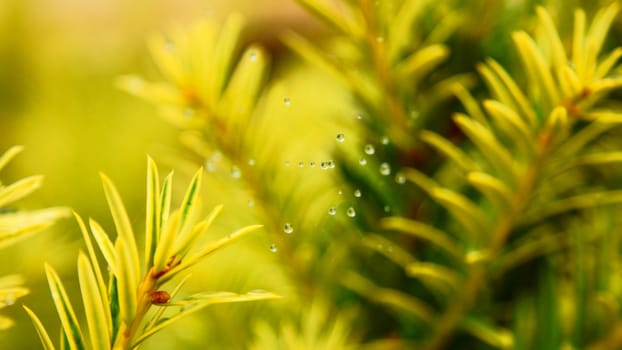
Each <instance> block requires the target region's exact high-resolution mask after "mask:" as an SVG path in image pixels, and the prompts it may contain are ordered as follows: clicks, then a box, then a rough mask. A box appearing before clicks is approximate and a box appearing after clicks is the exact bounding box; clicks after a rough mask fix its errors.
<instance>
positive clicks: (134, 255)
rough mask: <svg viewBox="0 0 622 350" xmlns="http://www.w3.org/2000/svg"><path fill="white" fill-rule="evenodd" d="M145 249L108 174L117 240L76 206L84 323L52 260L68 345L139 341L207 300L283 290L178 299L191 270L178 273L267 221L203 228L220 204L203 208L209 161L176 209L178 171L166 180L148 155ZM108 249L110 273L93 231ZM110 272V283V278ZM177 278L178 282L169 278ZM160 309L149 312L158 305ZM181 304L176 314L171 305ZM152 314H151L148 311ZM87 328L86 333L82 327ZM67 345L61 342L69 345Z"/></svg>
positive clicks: (119, 345) (115, 345) (46, 341)
mask: <svg viewBox="0 0 622 350" xmlns="http://www.w3.org/2000/svg"><path fill="white" fill-rule="evenodd" d="M147 165H148V172H147V202H146V206H147V210H146V213H147V214H146V219H145V223H146V226H145V249H144V255H143V257H142V259H141V258H140V252H139V250H138V248H137V244H136V239H135V236H134V232H133V229H132V225H131V224H130V219H129V216H128V213H127V212H126V210H125V207H124V205H123V202H122V200H121V197H120V195H119V193H118V191H117V190H116V188H115V186H114V185H113V183H112V181H111V180H110V179H109V178H108V177H107V176H105V175H102V182H103V186H104V192H105V194H106V199H107V201H108V205H109V208H110V212H111V214H112V217H113V220H114V223H115V228H116V232H117V237H116V239H115V240H114V242H113V241H112V240H111V238H110V236H109V235H108V234H107V233H106V232H105V231H104V229H103V228H102V227H101V225H99V224H98V223H97V222H96V221H95V220H93V219H91V220H89V227H90V234H89V230H88V229H87V226H86V224H85V223H84V221H83V220H82V219H81V218H80V216H79V215H77V214H75V217H76V220H77V222H78V225H79V226H80V230H81V231H82V235H83V238H84V241H85V243H86V248H87V253H80V256H79V257H78V276H79V280H80V289H81V294H82V302H83V304H84V310H85V323H84V324H81V322H80V319H79V318H78V317H77V316H76V314H75V312H74V310H73V307H72V305H71V302H70V300H69V298H68V295H67V292H66V291H65V288H64V286H63V283H62V282H61V280H60V278H59V276H58V274H57V273H56V271H55V270H54V268H52V267H51V266H49V265H46V267H45V270H46V275H47V279H48V282H49V286H50V290H51V292H52V297H53V299H54V304H55V305H56V309H57V312H58V315H59V317H60V320H61V324H62V334H63V336H62V338H61V342H62V344H66V346H67V347H68V348H69V349H102V350H103V349H134V348H136V347H138V346H139V345H140V344H141V343H142V342H143V341H144V340H146V339H147V338H148V337H150V336H151V335H153V334H155V333H156V332H158V331H160V330H162V329H163V328H165V327H167V326H169V325H171V324H172V323H174V322H176V321H178V320H180V319H181V318H183V317H186V316H188V315H190V314H192V313H195V312H197V311H199V310H201V309H203V308H205V307H207V306H210V305H213V304H220V303H234V302H242V301H253V300H264V299H273V298H278V295H276V294H273V293H270V292H266V291H261V290H256V291H250V292H248V293H246V294H237V293H231V292H215V293H213V292H201V293H196V294H193V295H190V296H188V297H185V298H183V299H176V296H177V293H178V292H179V291H180V289H181V287H182V286H183V284H184V282H185V281H186V279H187V277H184V278H181V280H180V276H181V275H182V274H183V273H184V272H185V271H186V270H188V269H189V268H191V267H193V266H194V265H196V264H197V263H199V262H200V261H202V260H203V259H205V258H206V257H207V256H209V255H211V254H213V253H214V252H216V251H217V250H219V249H221V248H223V247H225V246H227V245H229V244H231V243H233V242H235V241H237V240H238V239H240V238H242V237H244V236H245V235H247V234H249V233H251V232H253V231H255V230H257V229H258V228H260V227H261V225H252V226H247V227H244V228H241V229H239V230H237V231H235V232H232V233H230V234H228V235H227V236H225V237H223V238H221V239H220V240H218V241H216V242H204V240H203V236H204V234H205V232H206V231H207V230H208V229H209V227H210V225H211V224H212V222H213V221H214V219H215V218H216V216H217V215H218V213H219V212H220V211H221V209H222V206H218V207H216V208H214V209H213V210H212V211H211V212H210V213H209V214H208V215H207V216H205V217H204V218H202V216H201V200H200V196H199V193H200V192H199V191H200V187H201V178H202V174H203V171H204V170H203V169H199V170H198V171H197V173H196V174H195V176H194V178H193V179H192V181H191V183H190V185H189V186H188V189H187V190H186V195H185V197H184V199H183V201H182V202H181V204H180V206H179V208H178V209H175V210H171V193H172V181H173V173H172V172H171V173H169V174H168V175H167V176H166V178H165V179H164V182H163V183H162V184H160V180H159V174H158V170H157V167H156V165H155V162H153V161H152V160H151V159H149V160H148V164H147ZM91 236H92V238H93V239H94V240H95V242H96V244H97V246H98V248H99V251H100V252H101V254H102V255H103V257H104V259H105V261H106V263H107V265H108V269H109V271H110V274H109V276H105V271H104V270H102V269H101V268H100V266H99V263H98V259H97V255H96V253H95V249H94V245H93V243H92V238H91ZM106 278H107V280H108V282H107V284H106V283H105V282H104V281H105V280H106ZM173 280H177V282H176V284H175V285H174V286H171V285H170V282H172V281H173ZM154 308H155V309H156V310H155V312H153V313H150V311H151V310H152V309H154ZM175 308H179V310H178V311H177V312H175V313H172V314H167V315H165V313H167V311H168V310H171V309H175ZM25 309H26V311H27V312H28V314H29V315H30V317H31V318H32V320H33V323H34V325H35V327H36V328H37V332H38V333H39V336H40V338H41V342H42V343H43V345H44V348H45V349H54V345H53V343H52V341H51V340H50V337H49V335H48V333H47V331H46V330H45V328H44V327H43V325H42V323H41V322H40V321H39V319H38V318H37V316H36V315H35V314H34V313H33V312H32V311H31V310H30V309H28V308H27V307H25ZM148 315H151V319H150V320H146V317H147V316H148ZM84 329H87V330H88V337H87V336H85V335H84V334H83V331H84ZM64 346H65V345H63V348H65V347H64Z"/></svg>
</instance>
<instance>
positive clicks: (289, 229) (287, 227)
mask: <svg viewBox="0 0 622 350" xmlns="http://www.w3.org/2000/svg"><path fill="white" fill-rule="evenodd" d="M283 231H285V233H287V234H288V235H289V234H291V233H292V232H294V227H293V226H292V224H290V223H289V222H288V223H286V224H285V225H283Z"/></svg>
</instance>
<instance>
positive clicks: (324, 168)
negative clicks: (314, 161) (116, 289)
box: [320, 161, 328, 170]
mask: <svg viewBox="0 0 622 350" xmlns="http://www.w3.org/2000/svg"><path fill="white" fill-rule="evenodd" d="M320 168H322V169H323V170H326V169H328V163H327V162H326V161H322V162H320Z"/></svg>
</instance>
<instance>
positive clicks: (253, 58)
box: [248, 51, 257, 62]
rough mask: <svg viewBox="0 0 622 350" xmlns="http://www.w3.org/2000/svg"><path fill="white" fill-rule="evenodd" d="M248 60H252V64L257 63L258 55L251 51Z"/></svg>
mask: <svg viewBox="0 0 622 350" xmlns="http://www.w3.org/2000/svg"><path fill="white" fill-rule="evenodd" d="M248 58H249V59H250V61H251V62H255V61H257V53H256V52H255V51H251V52H250V54H249V55H248Z"/></svg>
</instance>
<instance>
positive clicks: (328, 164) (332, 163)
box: [326, 159, 335, 169]
mask: <svg viewBox="0 0 622 350" xmlns="http://www.w3.org/2000/svg"><path fill="white" fill-rule="evenodd" d="M326 165H327V166H328V167H329V168H330V169H334V168H335V162H333V160H332V159H331V160H329V161H328V162H326Z"/></svg>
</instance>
